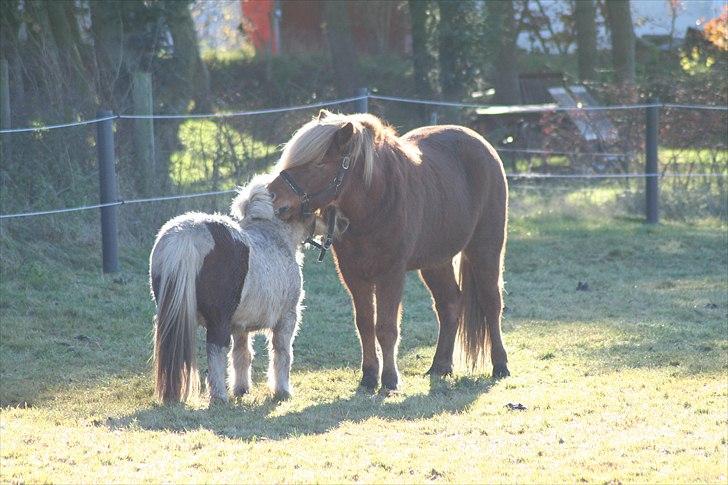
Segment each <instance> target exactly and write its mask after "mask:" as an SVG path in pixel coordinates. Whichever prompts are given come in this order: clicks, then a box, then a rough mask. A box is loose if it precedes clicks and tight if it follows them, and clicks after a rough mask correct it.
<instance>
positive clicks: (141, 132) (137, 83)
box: [132, 71, 157, 195]
mask: <svg viewBox="0 0 728 485" xmlns="http://www.w3.org/2000/svg"><path fill="white" fill-rule="evenodd" d="M132 103H133V105H134V113H135V114H138V115H152V114H153V109H154V105H153V101H152V74H151V73H149V72H143V71H137V72H135V73H134V77H133V82H132ZM134 146H135V147H136V154H137V158H138V160H137V163H139V165H140V168H141V170H140V173H139V174H138V176H137V180H136V182H137V188H138V189H139V190H140V191H141V192H142V193H143V194H145V195H149V194H150V193H151V188H152V187H154V185H155V184H154V182H155V180H156V179H157V163H156V159H155V154H154V120H153V119H151V118H137V119H135V120H134Z"/></svg>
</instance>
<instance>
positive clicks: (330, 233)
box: [280, 155, 351, 263]
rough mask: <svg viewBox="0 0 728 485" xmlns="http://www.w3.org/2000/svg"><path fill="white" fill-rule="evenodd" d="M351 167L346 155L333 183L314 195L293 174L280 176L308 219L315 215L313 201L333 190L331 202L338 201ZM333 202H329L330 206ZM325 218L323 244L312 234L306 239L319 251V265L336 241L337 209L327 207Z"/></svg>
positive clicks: (349, 159) (284, 172)
mask: <svg viewBox="0 0 728 485" xmlns="http://www.w3.org/2000/svg"><path fill="white" fill-rule="evenodd" d="M350 166H351V158H350V157H349V155H346V156H344V158H342V159H341V165H340V166H339V170H338V171H337V172H336V176H335V177H334V178H333V179H331V182H329V184H328V185H327V186H326V187H324V188H323V189H321V190H319V191H318V192H314V193H313V194H309V193H308V192H306V191H305V190H303V188H301V186H300V185H298V184H297V183H296V181H295V180H294V179H293V176H291V174H290V173H288V172H287V171H286V170H281V172H280V176H281V178H282V179H283V180H285V182H286V183H287V184H288V186H289V187H290V188H291V190H292V191H293V193H294V194H296V195H297V196H298V200H299V201H300V203H301V215H302V216H303V217H308V216H311V215H313V210H312V209H311V204H312V201H313V200H315V199H317V198H319V197H321V196H322V195H325V194H326V193H328V192H330V191H331V190H333V199H332V200H331V202H333V201H334V200H336V198H337V197H338V196H339V193H341V186H342V184H343V183H344V176H345V175H346V172H347V171H348V170H349V167H350ZM331 202H329V204H330V203H331ZM325 217H326V237H325V238H324V240H323V242H321V243H319V242H318V241H316V240H315V239H313V237H312V236H313V234H311V236H309V237H308V238H307V239H306V242H307V243H309V244H310V245H312V246H315V247H316V248H318V249H319V251H320V253H319V257H318V262H319V263H320V262H322V261H323V260H324V255H325V254H326V251H328V250H329V248H331V244H332V243H333V241H334V230H335V228H336V209H334V208H333V207H327V208H326V211H325Z"/></svg>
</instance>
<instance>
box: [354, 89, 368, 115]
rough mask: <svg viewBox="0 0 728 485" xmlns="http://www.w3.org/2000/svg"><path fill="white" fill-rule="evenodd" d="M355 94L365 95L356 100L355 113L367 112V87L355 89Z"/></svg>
mask: <svg viewBox="0 0 728 485" xmlns="http://www.w3.org/2000/svg"><path fill="white" fill-rule="evenodd" d="M356 95H357V96H365V97H364V98H362V99H359V100H357V101H356V112H357V113H368V112H369V89H368V88H359V89H357V90H356Z"/></svg>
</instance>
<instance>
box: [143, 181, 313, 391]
mask: <svg viewBox="0 0 728 485" xmlns="http://www.w3.org/2000/svg"><path fill="white" fill-rule="evenodd" d="M231 212H232V214H233V215H234V216H235V217H236V218H237V219H233V218H231V217H227V216H223V215H219V214H215V215H211V214H201V213H194V212H191V213H188V214H184V215H182V216H179V217H175V218H174V219H172V220H170V221H169V222H167V223H166V224H165V225H164V226H163V227H162V229H160V231H159V234H158V235H157V239H156V242H155V243H154V248H153V249H152V254H151V258H150V279H151V286H152V293H153V296H154V300H155V302H156V304H157V313H156V316H155V331H154V367H155V374H156V395H157V397H158V398H159V399H160V400H161V401H163V402H165V403H170V402H178V401H181V400H182V401H183V400H186V399H187V398H188V397H189V396H191V395H193V394H196V393H197V390H198V386H199V378H198V375H197V365H196V362H195V354H196V344H195V334H196V328H197V325H198V323H199V324H200V325H202V326H204V327H206V328H207V335H206V340H207V363H208V389H209V393H210V399H211V400H221V401H227V394H228V393H227V388H226V385H225V369H226V367H227V366H228V353H229V354H230V356H229V360H230V364H229V367H230V368H229V376H228V377H229V386H230V390H231V391H232V393H233V394H234V395H235V396H240V395H243V394H245V393H246V392H248V391H249V390H250V384H251V376H250V366H251V362H252V359H253V350H252V346H251V343H252V342H251V339H250V338H249V334H250V333H251V332H255V331H258V330H267V331H270V333H269V339H268V342H269V348H270V354H271V358H270V363H269V367H268V380H269V384H270V387H271V390H272V391H273V393H274V394H275V396H276V397H277V398H285V397H287V396H289V395H290V393H291V387H290V384H289V373H290V368H291V363H292V360H293V350H292V344H293V339H294V337H295V334H296V331H297V329H298V322H299V320H300V316H301V301H302V300H303V291H302V289H301V288H302V278H301V268H300V263H301V262H302V259H301V257H300V253H299V252H298V250H297V248H298V247H299V245H300V243H301V242H302V241H303V239H304V238H305V235H306V234H307V232H306V227H305V226H306V224H305V223H304V221H302V220H300V221H293V222H291V223H284V222H283V221H281V220H279V219H278V218H276V217H275V216H274V214H273V203H272V199H271V195H270V194H269V193H268V191H267V190H266V188H265V185H260V184H259V185H254V186H249V188H248V189H247V191H243V192H241V193H240V194H239V195H238V196H237V197H236V198H235V200H234V201H233V203H232V206H231ZM231 337H232V352H230V341H231Z"/></svg>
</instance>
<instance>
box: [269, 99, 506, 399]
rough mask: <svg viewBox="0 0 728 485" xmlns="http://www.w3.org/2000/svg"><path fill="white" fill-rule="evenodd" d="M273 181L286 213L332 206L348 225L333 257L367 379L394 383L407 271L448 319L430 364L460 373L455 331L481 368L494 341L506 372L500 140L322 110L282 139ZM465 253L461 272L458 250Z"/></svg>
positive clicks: (436, 371) (370, 384) (458, 129)
mask: <svg viewBox="0 0 728 485" xmlns="http://www.w3.org/2000/svg"><path fill="white" fill-rule="evenodd" d="M278 165H279V168H280V169H281V173H280V174H279V175H278V177H276V179H275V180H273V182H271V183H270V185H269V186H268V188H269V190H270V191H271V193H272V194H273V196H274V202H273V204H274V208H275V210H276V214H277V215H278V216H279V217H281V218H283V219H290V218H291V217H298V216H299V215H300V214H301V213H303V212H311V211H315V210H317V209H324V208H327V207H332V206H333V207H335V208H336V210H337V211H338V212H339V213H341V214H343V215H344V216H345V217H346V218H347V219H348V221H349V227H348V229H347V230H346V232H344V233H343V234H342V235H341V236H340V237H339V238H338V239H337V240H336V241H335V242H334V245H333V247H334V253H335V261H336V265H337V268H338V271H339V274H340V275H341V280H342V282H343V283H344V285H345V286H346V287H347V288H348V290H349V292H350V293H351V298H352V300H353V303H354V315H355V320H356V326H357V329H358V331H359V338H360V340H361V349H362V364H361V366H362V372H363V376H362V380H361V384H362V385H363V386H365V387H367V388H375V387H377V385H378V383H379V375H380V374H379V369H380V362H379V356H378V355H377V348H376V341H379V346H380V347H381V356H382V360H383V366H382V372H381V378H382V384H383V386H384V387H386V388H387V389H392V390H394V389H397V386H398V384H399V373H398V371H397V345H398V342H399V321H400V313H401V312H400V306H401V300H402V291H403V287H404V281H405V273H406V272H407V271H409V270H415V269H416V270H419V272H420V276H421V277H422V280H423V281H424V283H425V285H427V287H428V288H429V290H430V292H431V294H432V299H433V302H434V309H435V311H436V313H437V317H438V320H439V323H440V331H439V335H438V339H437V349H436V350H435V357H434V359H433V362H432V366H431V367H430V369H429V371H428V373H429V374H433V375H446V374H451V373H452V368H453V350H454V346H455V341H456V336H457V335H458V334H459V341H460V343H461V345H462V349H463V351H464V354H465V357H466V359H467V363H468V364H469V365H470V366H471V367H473V368H475V367H477V366H478V365H479V364H481V363H482V362H484V360H485V357H486V355H487V353H488V351H489V350H490V355H491V361H492V364H493V376H494V377H505V376H508V375H509V372H508V367H507V357H506V351H505V349H504V347H503V342H502V340H501V310H502V307H503V298H502V272H503V257H504V254H505V242H506V224H507V213H508V186H507V183H506V177H505V173H504V171H503V165H502V163H501V160H500V158H499V157H498V154H497V153H496V151H495V150H494V149H493V147H492V146H491V145H490V144H488V142H486V141H485V140H484V139H483V138H482V137H481V136H480V135H478V134H477V133H475V132H474V131H472V130H470V129H468V128H465V127H462V126H428V127H423V128H418V129H415V130H413V131H410V132H409V133H407V134H405V135H403V136H401V137H398V135H397V133H396V132H395V131H394V129H392V128H390V127H388V126H386V125H384V124H383V123H382V121H381V120H379V119H378V118H376V117H375V116H372V115H369V114H355V115H341V114H332V113H329V112H327V111H325V110H322V111H321V113H319V115H318V117H316V118H314V119H312V120H311V121H310V122H309V123H307V124H305V125H304V126H303V127H301V128H300V129H299V130H298V131H297V132H296V133H295V134H294V135H293V137H292V138H291V140H290V141H289V142H288V143H287V144H286V146H285V148H284V150H283V153H282V155H281V159H280V161H279V164H278ZM458 254H459V258H458V259H459V265H458V266H459V269H458V274H457V275H456V272H455V270H454V265H453V258H454V257H455V256H456V255H458Z"/></svg>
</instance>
